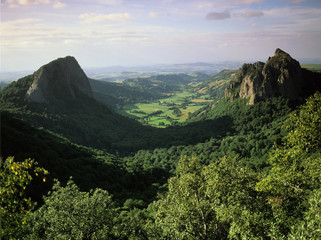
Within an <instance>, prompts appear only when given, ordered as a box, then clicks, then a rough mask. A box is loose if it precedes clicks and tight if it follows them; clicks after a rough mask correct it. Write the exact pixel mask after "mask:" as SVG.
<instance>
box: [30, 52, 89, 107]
mask: <svg viewBox="0 0 321 240" xmlns="http://www.w3.org/2000/svg"><path fill="white" fill-rule="evenodd" d="M77 90H80V91H81V92H83V93H85V94H87V95H88V96H92V90H91V87H90V84H89V81H88V78H87V76H86V74H85V73H84V71H83V70H82V69H81V67H80V66H79V64H78V62H77V60H76V59H75V58H74V57H71V56H68V57H65V58H58V59H57V60H54V61H52V62H50V63H48V64H46V65H44V66H42V67H41V68H40V69H39V70H37V71H36V72H35V73H34V74H33V83H32V85H31V86H30V88H29V89H28V91H27V93H26V97H27V98H29V99H31V100H32V101H35V102H49V101H50V99H74V98H75V97H76V94H75V91H77Z"/></svg>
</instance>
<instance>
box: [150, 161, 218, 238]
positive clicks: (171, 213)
mask: <svg viewBox="0 0 321 240" xmlns="http://www.w3.org/2000/svg"><path fill="white" fill-rule="evenodd" d="M177 171H178V174H177V176H175V177H173V178H171V179H169V181H168V185H169V186H168V188H169V191H168V193H167V194H166V195H165V196H163V197H162V198H161V199H160V200H159V202H158V203H157V204H158V211H157V214H156V226H158V227H159V228H160V229H161V232H162V236H161V237H163V239H168V238H170V239H222V237H223V236H224V227H222V226H220V224H219V222H218V221H217V218H216V214H215V211H214V209H213V207H212V206H211V204H210V199H209V198H208V196H207V195H206V188H205V176H204V174H203V172H202V165H201V164H200V162H199V160H198V159H197V158H196V157H195V156H194V157H191V158H187V157H182V158H181V159H180V161H179V165H178V170H177ZM159 237H160V236H159ZM159 237H158V238H159Z"/></svg>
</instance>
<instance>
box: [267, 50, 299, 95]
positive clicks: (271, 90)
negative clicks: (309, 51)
mask: <svg viewBox="0 0 321 240" xmlns="http://www.w3.org/2000/svg"><path fill="white" fill-rule="evenodd" d="M262 74H263V76H264V81H263V85H262V87H263V95H264V97H265V98H268V97H275V96H284V97H288V98H290V99H296V98H298V97H299V95H300V93H301V91H302V87H303V85H304V81H303V78H302V71H301V66H300V63H299V62H298V61H296V60H295V59H293V58H292V57H291V56H290V55H289V54H287V53H286V52H284V51H282V50H281V49H276V51H275V54H274V56H273V57H270V58H269V59H268V60H267V62H266V64H265V66H264V69H263V72H262Z"/></svg>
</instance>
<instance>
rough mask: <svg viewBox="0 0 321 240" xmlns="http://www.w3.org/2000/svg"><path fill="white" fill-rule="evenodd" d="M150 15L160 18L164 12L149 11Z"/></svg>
mask: <svg viewBox="0 0 321 240" xmlns="http://www.w3.org/2000/svg"><path fill="white" fill-rule="evenodd" d="M149 16H150V17H153V18H159V17H161V16H162V14H161V13H158V12H150V13H149Z"/></svg>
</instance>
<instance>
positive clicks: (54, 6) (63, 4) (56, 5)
mask: <svg viewBox="0 0 321 240" xmlns="http://www.w3.org/2000/svg"><path fill="white" fill-rule="evenodd" d="M65 7H67V4H66V3H63V2H54V4H53V8H56V9H59V8H65Z"/></svg>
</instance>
